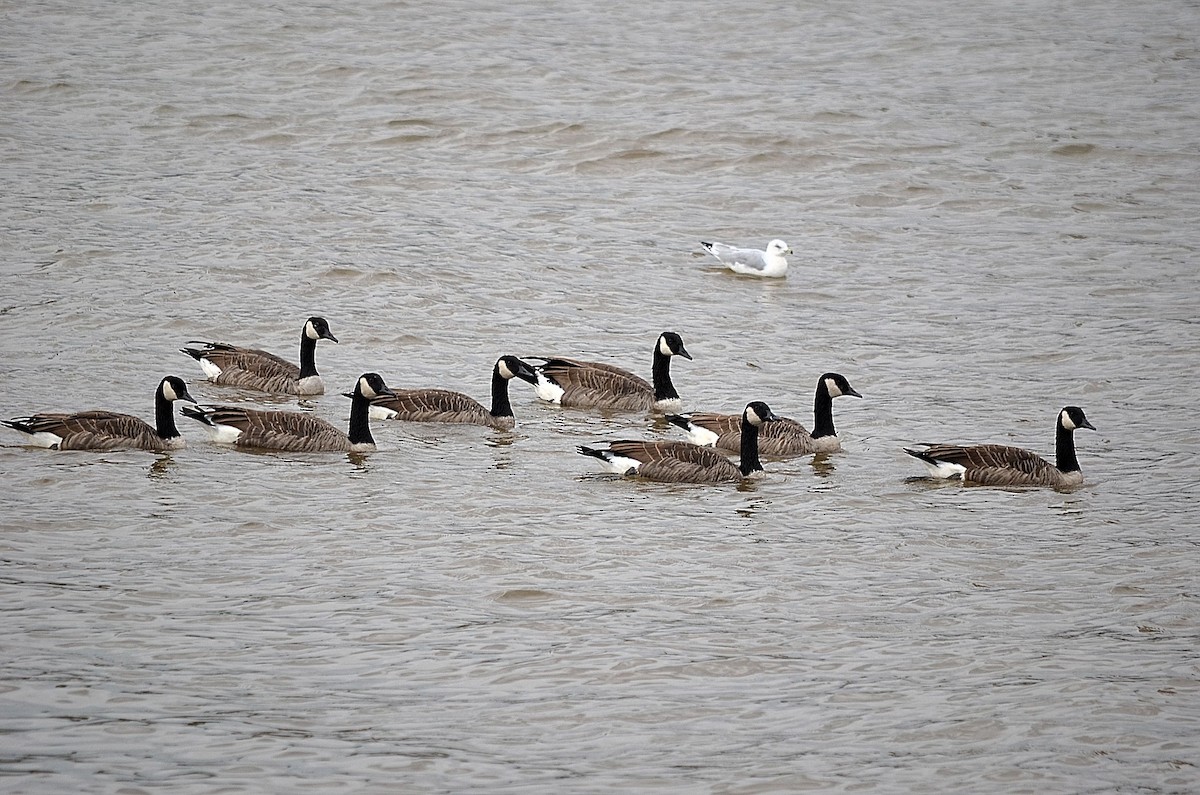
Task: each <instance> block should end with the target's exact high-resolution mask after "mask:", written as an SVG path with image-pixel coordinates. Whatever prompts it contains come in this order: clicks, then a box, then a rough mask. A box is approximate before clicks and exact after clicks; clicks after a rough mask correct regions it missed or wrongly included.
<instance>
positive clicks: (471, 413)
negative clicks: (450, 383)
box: [344, 356, 537, 431]
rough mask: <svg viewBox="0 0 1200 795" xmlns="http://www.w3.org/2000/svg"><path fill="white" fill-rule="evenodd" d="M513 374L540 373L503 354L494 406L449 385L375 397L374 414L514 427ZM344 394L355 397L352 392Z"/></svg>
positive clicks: (525, 377)
mask: <svg viewBox="0 0 1200 795" xmlns="http://www.w3.org/2000/svg"><path fill="white" fill-rule="evenodd" d="M513 378H520V379H521V380H522V381H528V382H529V383H531V384H537V374H536V373H534V371H533V368H532V367H530V366H529V365H528V364H526V363H525V362H523V361H521V360H520V359H518V358H517V357H516V356H501V357H500V358H499V359H497V360H496V366H495V367H493V368H492V408H491V409H490V410H489V409H486V408H484V407H483V405H482V404H481V403H480V402H479V401H477V400H475V399H474V398H472V397H469V396H467V395H464V394H463V393H462V392H452V391H451V390H449V389H395V390H392V393H391V394H390V395H378V396H376V397H374V398H372V399H371V416H372V417H373V418H375V419H381V420H407V421H409V422H462V423H470V424H472V425H490V426H491V427H493V428H497V429H499V430H502V431H507V430H511V429H512V427H513V426H514V425H515V424H516V420H514V419H513V412H512V404H511V403H509V400H508V382H509V381H510V380H512V379H513ZM344 394H345V395H346V397H354V396H353V395H352V394H350V393H344Z"/></svg>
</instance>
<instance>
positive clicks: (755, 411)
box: [742, 400, 779, 426]
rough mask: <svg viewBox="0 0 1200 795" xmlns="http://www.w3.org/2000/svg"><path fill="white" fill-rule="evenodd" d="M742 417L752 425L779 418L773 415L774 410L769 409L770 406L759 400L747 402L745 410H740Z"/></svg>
mask: <svg viewBox="0 0 1200 795" xmlns="http://www.w3.org/2000/svg"><path fill="white" fill-rule="evenodd" d="M742 417H743V418H744V419H745V420H746V422H748V423H750V424H751V425H754V426H761V425H762V424H763V423H764V422H774V421H775V420H777V419H779V418H778V417H776V416H775V412H773V411H771V407H770V406H768V405H767V404H766V403H763V402H762V401H761V400H755V401H752V402H750V403H747V404H746V410H745V411H743V412H742Z"/></svg>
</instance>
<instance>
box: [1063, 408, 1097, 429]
mask: <svg viewBox="0 0 1200 795" xmlns="http://www.w3.org/2000/svg"><path fill="white" fill-rule="evenodd" d="M1058 423H1059V425H1061V426H1063V427H1064V428H1066V429H1067V430H1068V431H1073V430H1075V429H1076V428H1087V429H1088V430H1089V431H1094V430H1096V426H1094V425H1092V424H1091V423H1090V422H1088V418H1087V417H1086V416H1084V413H1083V409H1081V408H1079V406H1067V407H1066V408H1065V409H1063V410H1062V412H1061V413H1059V415H1058Z"/></svg>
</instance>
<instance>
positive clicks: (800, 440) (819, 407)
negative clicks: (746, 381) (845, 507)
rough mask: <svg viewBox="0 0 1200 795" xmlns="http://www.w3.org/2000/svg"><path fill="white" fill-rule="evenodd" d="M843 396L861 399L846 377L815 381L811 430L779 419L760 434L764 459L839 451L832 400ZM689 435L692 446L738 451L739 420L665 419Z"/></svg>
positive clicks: (713, 416)
mask: <svg viewBox="0 0 1200 795" xmlns="http://www.w3.org/2000/svg"><path fill="white" fill-rule="evenodd" d="M843 395H846V396H850V397H858V398H861V397H862V395H860V394H859V393H858V392H857V391H855V389H854V388H853V387H852V386H850V382H849V381H847V380H846V378H845V376H842V375H839V374H838V373H825V374H824V375H822V376H821V377H820V378H819V379H818V380H817V388H816V391H815V394H814V397H813V420H814V422H813V430H812V432H811V433H810V432H809V430H808V429H807V428H805V427H804V425H803V423H801V422H799V421H798V420H794V419H792V418H790V417H779V418H777V420H776V421H775V422H771V423H768V424H766V425H764V426H763V427H762V428H761V430H760V431H759V437H758V449H759V452H760V453H762V454H763V455H766V456H778V457H785V456H795V455H808V454H809V453H831V452H836V451H838V450H841V449H842V442H841V440H840V439H839V438H838V435H837V429H836V428H834V425H833V399H834V398H835V397H841V396H843ZM667 419H668V420H669V421H670V422H671V424H673V425H677V426H679V427H680V428H683V429H684V430H685V431H687V432H688V434H689V436H690V437H691V441H692V442H693V443H695V444H704V445H711V446H712V447H715V448H717V449H719V450H728V451H730V452H737V451H738V450H740V449H741V440H742V418H741V415H739V414H718V413H714V412H693V413H691V414H687V415H673V416H671V417H668V418H667Z"/></svg>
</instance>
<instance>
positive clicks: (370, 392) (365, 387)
mask: <svg viewBox="0 0 1200 795" xmlns="http://www.w3.org/2000/svg"><path fill="white" fill-rule="evenodd" d="M358 390H359V391H360V392H362V396H363V397H365V398H366V399H367V400H370V399H371V398H373V397H375V396H376V395H377V394H379V393H378V392H376V391H375V390H374V389H372V388H371V384H370V383H369V382H368V381H367V379H365V378H359V379H358Z"/></svg>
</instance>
